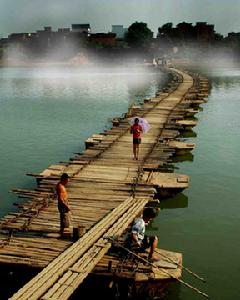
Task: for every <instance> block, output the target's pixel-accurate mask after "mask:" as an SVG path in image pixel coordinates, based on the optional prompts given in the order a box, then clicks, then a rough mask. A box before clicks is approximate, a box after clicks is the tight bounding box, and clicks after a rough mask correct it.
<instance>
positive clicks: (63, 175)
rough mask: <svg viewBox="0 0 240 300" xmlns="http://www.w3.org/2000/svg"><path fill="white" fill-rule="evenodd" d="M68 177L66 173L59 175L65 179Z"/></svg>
mask: <svg viewBox="0 0 240 300" xmlns="http://www.w3.org/2000/svg"><path fill="white" fill-rule="evenodd" d="M68 178H69V176H68V174H67V173H63V174H62V175H61V180H66V179H68Z"/></svg>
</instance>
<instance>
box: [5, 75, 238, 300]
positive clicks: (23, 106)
mask: <svg viewBox="0 0 240 300" xmlns="http://www.w3.org/2000/svg"><path fill="white" fill-rule="evenodd" d="M208 75H209V76H210V77H211V82H212V89H211V94H210V96H209V101H208V102H207V103H206V104H204V105H203V106H202V107H203V111H202V112H200V113H198V115H197V118H198V120H199V124H198V126H197V127H196V128H195V129H194V131H195V133H196V134H195V136H196V137H195V138H191V139H188V141H192V142H195V143H196V144H197V148H196V149H195V151H194V152H193V156H191V155H189V156H188V157H187V159H188V160H187V161H184V162H178V163H177V164H176V166H177V167H178V168H179V170H177V172H180V173H185V174H188V175H189V176H190V188H189V189H188V190H186V191H185V192H184V194H180V195H178V196H177V197H175V198H173V199H167V200H166V201H164V202H162V210H161V212H160V213H159V215H158V217H157V218H156V219H155V221H154V222H153V224H152V226H151V229H150V232H151V233H154V234H158V235H159V236H160V243H159V246H160V247H162V248H165V249H171V250H173V251H179V252H182V253H183V258H184V264H185V265H186V266H188V267H189V268H191V269H192V270H193V271H195V272H196V273H199V274H200V275H202V276H203V277H205V278H206V279H207V283H206V284H203V283H201V282H199V281H198V280H197V279H192V278H191V277H189V276H188V275H186V274H185V275H184V277H183V279H184V280H185V281H187V282H189V283H190V284H192V285H194V286H196V287H198V288H199V289H201V290H203V291H205V292H207V293H208V294H209V295H210V296H211V299H215V300H225V299H228V300H237V299H240V296H239V294H240V288H239V283H238V281H239V274H240V254H239V249H240V240H239V235H240V217H239V215H240V188H239V186H240V184H239V170H240V160H239V149H240V138H239V132H240V119H239V112H240V70H236V69H235V70H231V69H221V70H215V71H212V72H211V73H209V74H208ZM160 85H161V80H159V76H156V74H146V73H145V72H143V71H141V72H139V71H138V72H130V73H129V72H125V71H124V70H121V71H119V70H118V71H116V70H108V72H106V70H105V71H104V72H100V71H95V72H93V73H82V72H81V71H80V70H78V69H64V70H61V69H60V70H56V69H54V70H53V69H42V70H36V69H1V70H0V107H1V110H0V132H1V148H0V157H1V173H0V180H1V191H0V199H1V215H4V214H5V213H6V212H9V211H12V210H13V208H12V202H14V201H15V202H17V201H18V200H17V199H16V197H14V196H12V195H10V194H9V193H8V191H9V190H10V189H12V188H13V187H22V188H23V187H28V188H29V187H34V186H35V185H34V180H33V179H31V178H27V177H25V176H24V174H25V173H27V172H39V171H41V170H43V169H44V168H45V167H47V166H48V165H49V164H52V163H58V162H59V161H60V160H67V159H68V158H69V157H70V156H71V155H72V153H73V152H79V151H80V150H82V149H83V146H84V140H85V139H86V138H87V137H88V136H90V135H91V134H93V133H96V132H101V131H103V130H104V129H105V128H108V127H109V126H110V124H109V123H108V122H107V120H108V119H109V118H112V117H114V116H119V115H121V114H122V113H123V112H125V111H126V110H127V107H128V106H129V104H131V103H133V102H135V101H136V100H140V99H143V98H144V97H149V96H151V95H153V94H154V92H155V91H156V90H157V89H158V88H159V86H160ZM166 299H167V300H179V299H184V300H195V299H201V296H200V295H197V294H195V293H194V292H193V291H190V290H189V289H187V288H185V287H184V286H179V285H175V286H173V287H172V288H171V289H170V290H169V293H168V295H167V296H166Z"/></svg>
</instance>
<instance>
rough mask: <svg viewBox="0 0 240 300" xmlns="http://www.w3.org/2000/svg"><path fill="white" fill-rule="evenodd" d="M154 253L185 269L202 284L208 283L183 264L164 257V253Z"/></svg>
mask: <svg viewBox="0 0 240 300" xmlns="http://www.w3.org/2000/svg"><path fill="white" fill-rule="evenodd" d="M154 252H156V253H158V254H160V255H161V256H163V257H164V258H166V259H167V260H168V261H169V262H172V263H174V264H175V265H177V266H178V267H180V268H182V269H184V270H185V271H187V272H188V273H189V274H191V275H192V276H194V277H196V278H197V279H199V280H201V281H202V282H207V281H206V280H205V279H204V278H202V277H200V276H199V275H198V274H196V273H194V272H193V271H191V270H190V269H188V268H186V267H184V266H183V265H182V264H179V263H178V262H176V261H174V260H173V259H171V258H170V257H168V256H167V255H164V254H163V253H162V252H161V253H159V252H158V251H156V250H154Z"/></svg>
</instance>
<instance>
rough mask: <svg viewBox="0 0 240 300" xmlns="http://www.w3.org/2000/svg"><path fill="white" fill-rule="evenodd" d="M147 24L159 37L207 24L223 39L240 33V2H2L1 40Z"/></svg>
mask: <svg viewBox="0 0 240 300" xmlns="http://www.w3.org/2000/svg"><path fill="white" fill-rule="evenodd" d="M136 21H138V22H145V23H147V24H148V27H149V28H150V29H151V30H152V31H153V32H154V33H155V35H156V33H157V29H158V27H160V26H162V25H163V24H164V23H167V22H172V23H173V24H174V25H176V24H178V23H180V22H183V21H185V22H191V23H195V22H208V23H209V24H214V25H215V30H216V32H218V33H221V34H223V35H224V36H225V35H226V34H227V33H228V32H240V0H0V36H1V37H6V36H7V35H8V34H10V33H13V32H34V31H36V30H39V29H41V28H43V27H44V26H52V28H53V29H54V30H56V29H58V28H62V27H70V26H71V24H74V23H90V25H91V29H92V32H109V31H111V28H112V25H123V26H124V27H129V26H130V25H131V24H132V23H133V22H136Z"/></svg>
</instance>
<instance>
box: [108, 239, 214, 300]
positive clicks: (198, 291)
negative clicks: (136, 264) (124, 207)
mask: <svg viewBox="0 0 240 300" xmlns="http://www.w3.org/2000/svg"><path fill="white" fill-rule="evenodd" d="M104 238H105V239H108V240H110V241H112V242H113V243H115V244H116V241H115V239H114V238H112V237H104ZM116 246H117V247H119V248H122V249H123V250H125V251H127V252H128V253H129V254H131V255H133V256H134V257H136V258H137V259H139V260H140V261H143V262H145V263H147V264H148V265H150V266H152V267H154V268H157V269H160V270H161V272H163V273H165V274H167V275H168V276H170V277H171V278H173V279H175V280H177V281H179V282H180V283H182V284H183V285H185V286H186V287H188V288H190V289H191V290H193V291H195V292H196V293H198V294H199V295H201V296H203V297H205V298H209V295H208V294H206V293H204V292H202V291H200V290H199V289H197V288H195V287H194V286H192V285H190V284H189V283H187V282H185V281H183V280H182V279H179V278H177V277H175V276H173V275H172V274H170V273H169V272H167V271H166V270H164V269H163V268H161V267H159V266H157V265H154V264H153V263H152V262H150V261H148V260H147V259H146V258H143V257H141V256H140V255H138V254H136V253H134V252H132V251H131V250H129V249H127V248H125V247H123V246H122V245H120V244H117V245H116Z"/></svg>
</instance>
